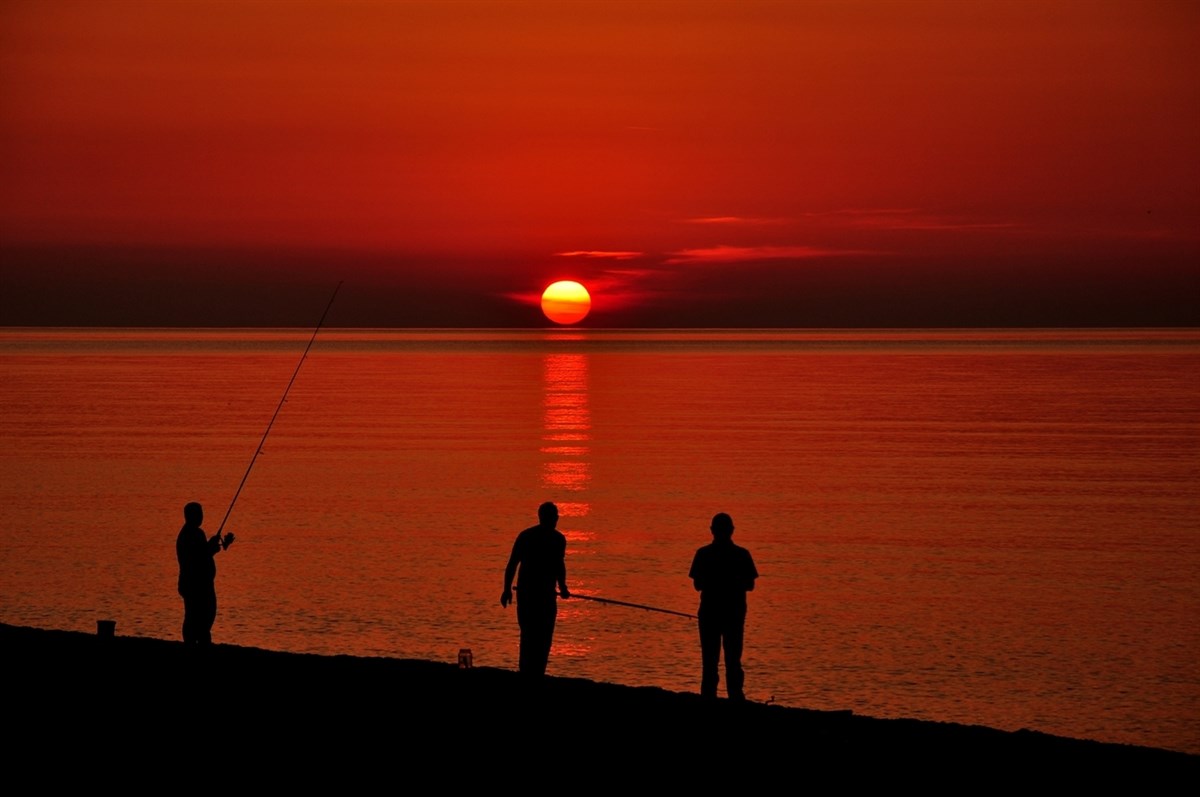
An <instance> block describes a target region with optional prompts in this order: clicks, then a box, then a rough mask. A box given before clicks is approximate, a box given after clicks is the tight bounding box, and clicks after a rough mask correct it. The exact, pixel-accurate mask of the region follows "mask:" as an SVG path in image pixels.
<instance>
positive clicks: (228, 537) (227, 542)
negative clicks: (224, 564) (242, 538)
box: [221, 531, 233, 548]
mask: <svg viewBox="0 0 1200 797" xmlns="http://www.w3.org/2000/svg"><path fill="white" fill-rule="evenodd" d="M230 545H233V532H232V531H231V532H229V533H228V534H226V535H225V539H223V540H221V547H222V548H228V547H229V546H230Z"/></svg>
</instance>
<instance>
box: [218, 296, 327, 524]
mask: <svg viewBox="0 0 1200 797" xmlns="http://www.w3.org/2000/svg"><path fill="white" fill-rule="evenodd" d="M341 287H342V283H341V282H339V283H338V284H337V287H336V288H334V289H333V295H332V296H330V297H329V304H327V305H325V312H323V313H321V320H320V321H318V322H317V328H316V329H314V330H313V333H312V337H311V338H309V339H308V345H307V346H305V347H304V353H303V354H301V355H300V362H298V363H296V370H295V371H293V372H292V378H291V379H290V380H288V383H287V387H286V388H284V389H283V396H281V397H280V399H279V406H278V407H276V408H275V414H274V415H272V416H271V420H270V422H269V423H268V424H267V430H266V431H265V432H263V436H262V440H259V441H258V448H257V449H255V451H254V456H252V457H251V458H250V465H249V466H248V467H247V468H246V472H245V474H243V475H242V481H241V483H240V484H239V485H238V488H237V492H235V493H234V494H233V500H232V501H230V502H229V509H227V510H225V517H223V518H221V525H220V526H219V527H218V528H217V539H221V531H222V530H223V529H224V528H225V521H227V520H229V515H230V514H231V513H232V512H233V506H234V504H236V503H237V500H238V496H240V495H241V494H242V488H243V487H245V486H246V479H248V478H250V471H252V470H253V469H254V463H255V462H256V461H257V460H258V455H259V454H261V453H262V450H263V445H264V444H266V442H267V435H269V434H270V433H271V427H272V426H274V425H275V419H276V418H278V417H279V411H280V410H282V409H283V404H284V402H285V401H287V396H288V391H290V390H291V389H292V385H293V384H294V383H295V381H296V377H297V376H298V375H299V374H300V366H302V365H304V361H305V360H306V359H308V351H309V349H311V348H312V345H313V342H314V341H315V340H316V339H317V333H318V332H320V331H321V327H322V326H324V324H325V316H327V315H329V308H330V307H333V300H334V299H336V298H337V295H338V291H339V290H340V289H341Z"/></svg>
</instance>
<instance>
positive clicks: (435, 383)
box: [0, 330, 1200, 753]
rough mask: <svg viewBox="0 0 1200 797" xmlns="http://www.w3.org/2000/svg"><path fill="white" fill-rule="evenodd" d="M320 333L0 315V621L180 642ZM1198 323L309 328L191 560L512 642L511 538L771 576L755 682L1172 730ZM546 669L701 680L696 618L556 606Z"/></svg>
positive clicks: (667, 602)
mask: <svg viewBox="0 0 1200 797" xmlns="http://www.w3.org/2000/svg"><path fill="white" fill-rule="evenodd" d="M309 334H310V332H309V331H305V330H295V331H293V330H265V331H264V330H203V331H202V330H0V439H2V441H3V453H2V454H0V457H2V458H0V523H2V526H3V528H4V529H5V530H6V532H7V540H6V543H5V545H4V546H3V554H2V556H3V583H2V592H0V619H2V620H3V621H5V622H9V623H17V624H26V625H36V626H43V627H50V628H66V629H78V630H87V631H92V630H94V629H95V623H96V620H97V619H99V618H113V619H116V620H117V630H118V633H121V634H129V635H142V636H150V637H159V638H164V639H170V638H177V637H178V632H179V625H180V620H181V616H182V607H181V603H180V600H179V598H178V596H177V595H176V594H175V578H176V569H175V562H174V539H175V534H176V532H177V531H178V528H179V526H180V524H181V522H182V520H181V509H182V506H183V504H184V503H185V502H187V501H190V500H198V501H200V502H202V503H203V504H204V505H205V508H206V510H207V513H208V518H207V522H206V527H207V528H208V529H209V531H210V532H211V531H215V530H216V527H217V526H218V525H219V524H220V520H221V518H222V516H223V515H224V514H225V511H226V509H227V508H228V506H229V502H230V500H231V499H232V497H233V494H234V491H235V490H236V488H237V485H238V482H239V481H240V480H241V478H242V475H243V473H244V472H245V470H246V467H247V465H248V464H249V462H250V458H251V456H252V455H253V453H254V450H255V447H256V446H257V444H258V442H259V439H260V438H261V437H262V434H263V431H264V429H265V428H266V424H267V421H268V420H269V419H270V417H271V414H272V413H273V412H274V410H275V407H276V405H277V404H278V401H279V398H280V396H281V394H282V392H283V388H284V387H285V385H286V384H287V381H288V379H289V378H290V377H291V375H292V372H293V370H294V369H295V366H296V363H297V361H298V359H299V355H300V353H301V352H302V351H303V349H304V345H305V343H306V342H307V340H308V336H309ZM1198 388H1200V332H1198V331H1195V330H1190V331H1103V330H1076V331H905V332H887V331H884V332H879V331H861V332H853V331H852V332H822V331H815V332H809V331H796V332H791V331H784V332H780V331H769V332H757V331H747V332H724V331H721V332H643V331H628V332H615V331H608V332H595V331H587V332H550V331H515V332H513V331H503V332H502V331H489V330H481V331H466V332H451V331H437V330H433V331H392V330H376V331H349V330H324V331H322V332H321V335H320V337H319V338H318V340H317V343H316V345H315V347H314V348H313V351H312V354H311V355H310V357H309V359H308V361H307V362H306V363H305V365H304V367H303V369H302V370H301V372H300V375H299V378H298V379H297V381H296V383H295V385H294V387H293V388H292V391H291V394H290V395H289V398H288V402H287V404H286V405H285V406H284V408H283V410H282V412H281V413H280V415H279V418H278V420H277V421H276V423H275V426H274V428H273V430H272V432H271V435H270V438H269V439H268V441H267V444H266V446H265V447H264V453H263V454H262V455H261V456H260V457H259V458H258V460H257V463H256V464H255V466H254V470H253V472H252V473H251V475H250V478H249V480H248V481H247V484H246V487H245V489H244V491H243V493H242V495H241V498H240V499H239V500H238V503H237V504H236V506H235V508H234V511H233V514H232V515H231V517H230V520H229V523H228V525H227V527H226V528H227V530H233V531H235V532H236V533H237V534H238V537H239V541H238V543H237V544H236V545H235V546H234V547H233V548H232V549H231V550H230V551H229V552H227V553H224V554H222V555H221V556H220V557H219V558H218V569H219V573H218V594H219V596H220V606H221V607H220V613H219V616H218V618H217V624H216V627H215V629H214V637H215V638H216V639H217V640H218V641H221V642H229V643H235V644H244V645H256V646H261V647H266V648H274V649H284V650H293V651H306V652H318V653H350V654H359V655H386V656H398V657H410V658H429V659H435V660H442V661H454V660H455V659H456V657H457V653H458V650H459V648H463V647H467V648H470V649H471V650H472V651H473V654H474V659H475V663H476V664H477V665H483V666H495V667H503V668H511V669H515V667H516V661H517V629H516V617H515V613H514V612H513V610H512V608H511V607H510V608H509V609H508V610H504V609H502V608H501V607H500V606H499V602H498V601H499V596H500V590H501V587H502V584H503V567H504V563H505V560H506V558H507V555H508V550H509V547H510V546H511V544H512V540H513V537H514V536H515V534H516V532H517V531H519V530H520V529H522V528H524V527H525V526H528V525H531V524H532V523H534V522H535V520H536V518H535V510H536V507H537V505H538V504H539V503H540V502H541V501H543V500H554V501H556V502H558V504H559V506H560V508H561V509H562V512H563V516H564V517H563V520H562V522H561V523H560V528H561V529H562V530H563V531H564V532H565V533H566V534H567V537H568V540H569V549H568V574H569V580H570V582H571V586H572V589H573V591H575V592H577V593H581V594H590V595H595V596H600V597H606V598H610V599H616V600H625V601H632V602H635V603H642V604H648V605H653V606H660V607H663V608H668V609H672V610H676V611H684V612H694V611H695V604H696V595H695V593H694V592H693V591H692V588H691V584H690V582H689V581H688V579H687V578H686V576H687V570H688V565H689V564H690V562H691V557H692V553H693V552H694V550H695V549H696V548H697V547H698V546H700V545H702V544H704V543H706V542H707V541H708V539H709V535H708V532H707V527H708V521H709V518H710V517H711V516H712V515H713V514H714V513H715V512H718V511H725V512H729V513H730V514H732V516H733V518H734V521H735V523H736V524H737V532H736V534H735V540H737V541H738V542H740V543H741V544H742V545H745V546H746V547H748V548H750V549H751V551H752V552H753V553H754V556H755V559H756V561H757V563H758V569H759V571H760V572H761V573H762V577H761V579H760V580H759V589H758V590H757V591H756V592H755V593H753V594H752V595H751V600H750V616H749V620H748V624H747V652H746V660H745V663H746V668H747V684H746V686H747V692H748V694H749V696H750V697H751V698H752V699H756V700H764V701H765V700H769V699H774V701H775V702H777V703H782V704H786V705H794V706H805V707H811V708H818V709H853V710H854V711H855V712H858V713H862V714H869V715H874V716H883V717H915V718H925V719H934V720H945V721H954V722H964V723H971V724H984V725H990V726H994V727H998V728H1005V729H1017V728H1022V727H1028V728H1033V729H1037V730H1042V731H1046V732H1050V733H1056V734H1064V735H1069V736H1078V737H1088V738H1095V739H1101V740H1104V741H1115V742H1128V743H1136V744H1146V745H1154V746H1160V747H1168V748H1173V749H1179V750H1186V751H1189V752H1193V753H1200V664H1198V662H1200V478H1198V477H1200V392H1198ZM550 671H551V673H553V674H555V675H562V676H571V677H586V678H593V679H598V680H603V681H614V682H619V683H626V684H636V685H655V686H661V687H665V688H668V689H673V690H680V691H695V690H696V689H697V687H698V680H699V651H698V643H697V639H696V632H695V628H694V624H693V622H692V621H690V620H687V619H685V618H681V617H674V616H670V615H666V614H658V613H651V612H646V611H640V610H635V609H627V608H622V607H617V606H611V605H604V604H600V603H595V602H585V601H579V600H573V601H569V602H566V603H564V604H563V606H562V608H561V609H560V615H559V626H558V631H557V634H556V639H555V647H554V652H553V655H552V657H551V662H550Z"/></svg>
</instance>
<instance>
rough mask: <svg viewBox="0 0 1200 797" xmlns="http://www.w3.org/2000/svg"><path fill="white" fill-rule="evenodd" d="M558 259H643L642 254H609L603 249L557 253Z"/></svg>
mask: <svg viewBox="0 0 1200 797" xmlns="http://www.w3.org/2000/svg"><path fill="white" fill-rule="evenodd" d="M554 254H555V256H556V257H596V258H609V259H611V260H632V259H633V258H635V257H641V256H642V254H643V253H642V252H609V251H605V250H603V249H588V250H579V251H575V252H555V253H554Z"/></svg>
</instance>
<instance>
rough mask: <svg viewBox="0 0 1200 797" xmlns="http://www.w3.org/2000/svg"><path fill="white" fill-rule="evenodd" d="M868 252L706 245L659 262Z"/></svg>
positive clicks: (729, 260) (714, 261)
mask: <svg viewBox="0 0 1200 797" xmlns="http://www.w3.org/2000/svg"><path fill="white" fill-rule="evenodd" d="M852 254H868V253H866V252H863V251H861V250H850V249H828V248H823V247H819V246H725V245H719V246H710V247H706V248H700V249H682V250H680V251H678V252H672V253H671V254H670V255H669V256H668V257H667V259H666V260H664V261H663V262H664V263H666V264H668V265H683V264H689V263H744V262H752V261H755V260H792V259H804V258H813V257H838V256H842V255H852Z"/></svg>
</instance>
